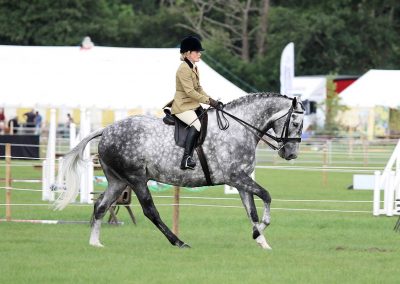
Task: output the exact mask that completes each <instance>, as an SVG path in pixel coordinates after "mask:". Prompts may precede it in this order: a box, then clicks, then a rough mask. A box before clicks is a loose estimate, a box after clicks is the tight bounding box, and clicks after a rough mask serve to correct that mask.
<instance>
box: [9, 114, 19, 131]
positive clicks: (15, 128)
mask: <svg viewBox="0 0 400 284" xmlns="http://www.w3.org/2000/svg"><path fill="white" fill-rule="evenodd" d="M11 126H12V128H13V133H14V134H17V133H18V127H19V123H18V117H17V116H14V117H13V118H12V119H10V120H9V121H8V128H9V129H10V134H11Z"/></svg>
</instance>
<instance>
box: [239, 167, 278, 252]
mask: <svg viewBox="0 0 400 284" xmlns="http://www.w3.org/2000/svg"><path fill="white" fill-rule="evenodd" d="M232 186H234V187H236V188H237V189H238V191H239V194H240V198H241V199H242V203H243V206H244V207H245V209H246V211H247V215H248V216H249V218H250V220H251V222H252V224H253V239H254V240H256V242H257V243H258V244H259V245H260V246H261V247H262V248H264V249H271V247H270V246H269V245H268V243H267V241H266V239H265V237H264V235H263V232H264V230H265V228H266V227H267V226H268V225H269V224H270V221H271V212H270V208H271V197H270V195H269V193H268V191H267V190H265V189H264V188H262V187H261V186H260V185H259V184H257V183H256V182H255V181H253V179H252V178H251V177H249V176H248V175H247V174H245V173H244V172H242V173H240V174H235V175H233V178H232ZM254 194H255V195H257V196H258V197H260V198H261V199H262V200H263V202H264V214H263V218H262V222H261V223H259V218H258V214H257V208H256V206H255V203H254Z"/></svg>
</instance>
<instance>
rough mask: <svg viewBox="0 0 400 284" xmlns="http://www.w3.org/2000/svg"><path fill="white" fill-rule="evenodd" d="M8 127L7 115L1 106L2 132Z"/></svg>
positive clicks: (0, 130) (0, 123) (0, 125)
mask: <svg viewBox="0 0 400 284" xmlns="http://www.w3.org/2000/svg"><path fill="white" fill-rule="evenodd" d="M5 127H6V116H5V115H4V108H0V134H3V133H4V128H5Z"/></svg>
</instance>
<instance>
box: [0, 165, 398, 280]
mask: <svg viewBox="0 0 400 284" xmlns="http://www.w3.org/2000/svg"><path fill="white" fill-rule="evenodd" d="M1 171H3V169H1V170H0V174H1V175H2V176H4V175H3V172H1ZM13 176H14V177H16V176H18V177H25V178H35V177H39V176H40V171H37V170H33V169H31V168H23V169H19V168H16V169H13ZM256 176H257V181H258V182H259V183H260V184H261V185H263V186H264V187H266V188H267V189H268V190H269V191H270V193H271V195H272V199H273V203H272V223H271V226H270V227H269V228H268V229H267V230H266V233H265V235H266V237H267V240H268V241H269V243H270V245H271V246H272V247H273V250H272V251H264V250H262V249H260V248H259V247H258V246H257V245H256V243H255V242H254V241H253V240H252V238H251V225H250V223H249V221H248V219H247V216H246V214H245V210H244V209H243V208H241V202H240V200H237V199H230V200H199V199H181V203H184V204H197V205H225V206H234V207H230V208H227V207H225V208H220V207H194V206H188V205H185V206H181V212H180V215H181V220H180V235H179V236H180V238H181V239H182V240H184V241H185V242H187V243H188V244H190V245H191V246H192V248H191V249H178V248H176V247H173V246H171V245H170V244H169V242H168V241H167V240H166V238H165V237H164V236H163V235H162V234H161V232H159V231H158V230H157V229H156V228H155V227H154V225H153V224H152V223H151V222H149V221H148V220H147V219H146V218H145V217H144V216H143V214H142V212H141V209H140V208H139V207H137V200H136V199H134V200H133V205H134V206H133V211H134V213H135V215H136V217H137V221H138V225H137V226H134V225H132V224H131V223H130V220H129V216H128V214H127V212H126V210H124V209H123V208H122V209H121V211H120V213H119V215H118V216H119V218H120V220H122V221H124V222H125V224H124V225H123V226H118V227H115V226H110V225H104V226H103V228H102V231H101V233H102V235H101V239H102V242H103V244H104V245H105V246H106V247H105V248H102V249H97V248H93V247H90V246H89V245H88V238H89V232H90V228H89V227H88V225H83V224H74V225H71V224H68V225H39V224H22V223H5V222H2V223H0V232H1V241H0V254H1V256H2V257H1V258H0V268H1V273H0V283H260V282H264V283H398V265H399V261H400V249H399V247H400V246H399V245H400V234H398V233H395V232H393V230H392V228H393V226H394V223H395V222H396V218H388V217H373V216H372V213H371V212H372V203H371V202H370V201H371V200H372V192H371V191H353V190H347V189H346V188H347V187H348V186H349V185H350V184H351V182H352V174H347V173H329V174H328V176H327V183H326V184H325V183H324V179H323V177H322V175H321V173H318V172H300V171H277V170H263V169H260V170H258V171H257V174H256ZM1 186H4V185H3V184H2V185H1ZM13 186H14V187H16V188H24V187H29V188H37V189H39V187H40V184H36V185H31V184H29V186H27V184H24V183H15V184H13ZM12 194H13V195H12V202H13V204H17V203H43V202H41V201H40V200H41V194H40V193H39V192H21V191H18V192H17V191H14V192H13V193H12ZM172 195H173V194H172V191H166V192H162V193H154V197H155V202H156V204H159V206H158V209H159V211H160V214H161V216H162V218H163V220H164V221H165V223H167V225H169V226H170V227H172V207H171V206H163V204H171V203H172V202H173V201H172V197H167V198H164V197H160V196H172ZM4 196H5V194H4V191H1V192H0V203H4V201H5V200H4ZM182 196H183V197H194V196H196V197H198V196H200V197H229V198H238V196H236V195H229V196H227V195H224V194H223V189H222V187H212V188H209V189H207V190H205V191H201V192H189V191H185V190H182ZM300 199H301V200H347V201H355V200H356V201H368V202H364V203H361V202H359V203H339V202H323V203H322V202H313V201H302V202H300V201H293V200H300ZM287 200H292V201H287ZM256 203H257V205H258V208H259V209H260V210H259V212H261V202H260V201H259V200H257V202H256ZM43 204H45V203H43ZM236 206H237V207H239V208H236ZM287 209H315V210H321V209H322V210H344V211H368V213H364V212H361V213H345V212H336V211H327V212H319V211H289V210H287ZM91 211H92V207H91V206H74V205H71V206H69V207H67V208H66V209H65V210H64V211H61V212H54V211H52V210H51V208H49V207H48V206H24V207H22V206H13V207H12V214H13V218H15V219H53V220H89V218H90V215H91ZM4 216H5V207H4V206H1V207H0V218H4Z"/></svg>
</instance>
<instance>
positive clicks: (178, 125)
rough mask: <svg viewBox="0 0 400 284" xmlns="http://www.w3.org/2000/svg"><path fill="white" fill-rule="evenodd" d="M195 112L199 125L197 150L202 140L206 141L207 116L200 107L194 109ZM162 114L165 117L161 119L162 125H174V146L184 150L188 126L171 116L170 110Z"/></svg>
mask: <svg viewBox="0 0 400 284" xmlns="http://www.w3.org/2000/svg"><path fill="white" fill-rule="evenodd" d="M195 112H196V114H197V117H199V120H200V124H201V129H200V135H199V138H198V139H197V142H196V148H197V147H199V146H201V145H203V143H204V140H205V139H206V135H207V125H208V114H207V112H206V111H205V110H204V109H203V108H202V107H199V108H198V109H196V110H195ZM164 113H165V116H164V118H163V121H164V123H165V124H167V125H175V132H174V137H175V143H176V145H178V146H180V147H182V148H185V141H186V136H187V133H188V131H189V127H188V125H187V124H186V123H184V122H182V121H181V120H180V119H179V118H177V117H176V116H175V115H173V114H171V110H170V109H168V108H165V109H164Z"/></svg>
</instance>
